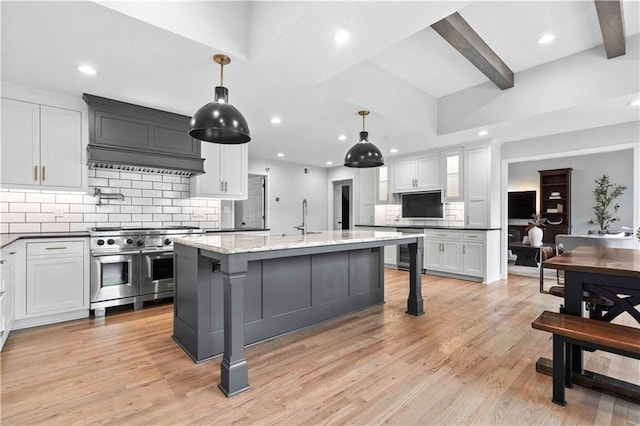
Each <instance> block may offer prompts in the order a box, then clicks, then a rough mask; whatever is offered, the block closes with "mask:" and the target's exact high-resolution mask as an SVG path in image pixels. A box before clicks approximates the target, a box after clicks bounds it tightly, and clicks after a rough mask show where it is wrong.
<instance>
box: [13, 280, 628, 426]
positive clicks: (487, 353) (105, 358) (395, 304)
mask: <svg viewBox="0 0 640 426" xmlns="http://www.w3.org/2000/svg"><path fill="white" fill-rule="evenodd" d="M385 280H386V282H385V299H386V303H385V304H384V305H381V306H375V307H372V308H369V309H366V310H363V311H360V312H356V313H354V314H351V315H347V316H344V317H341V318H337V319H335V320H332V321H329V322H326V323H322V324H318V325H316V326H313V327H309V328H306V329H304V330H300V331H298V332H296V333H293V334H291V335H287V336H283V337H280V338H277V339H274V340H272V341H269V342H264V343H261V344H258V345H254V346H251V347H249V348H247V359H248V362H249V381H250V383H251V385H252V389H251V390H250V391H248V392H245V393H243V394H240V395H238V396H236V397H233V398H231V399H227V398H226V397H224V396H223V395H222V393H220V392H219V391H218V389H217V387H216V385H217V383H218V382H219V381H220V358H217V359H214V360H210V361H207V362H203V363H201V364H194V363H193V362H192V361H191V359H190V358H189V357H188V356H187V355H186V354H185V353H184V352H183V351H182V350H181V349H180V348H179V347H178V346H177V345H176V344H175V342H174V341H173V340H172V339H171V334H172V328H173V309H172V306H171V305H170V304H164V305H162V304H157V305H152V306H149V307H145V309H143V310H141V311H132V310H130V311H123V312H109V313H108V314H107V316H106V317H105V318H99V319H95V318H89V319H83V320H77V321H70V322H67V323H62V324H56V325H51V326H45V327H38V328H32V329H27V330H19V331H15V332H12V333H11V335H10V337H9V339H8V341H7V343H6V345H5V348H4V351H3V352H2V354H1V355H0V364H1V365H0V381H1V395H0V396H1V398H2V399H1V404H0V409H1V412H0V420H1V422H2V424H3V425H25V424H47V425H68V424H83V425H86V424H104V423H111V424H118V425H119V424H126V425H130V424H152V425H159V424H162V425H168V424H216V425H224V424H240V425H243V424H261V425H262V424H287V425H295V424H304V425H309V424H381V423H390V424H505V425H506V424H509V425H511V424H541V423H545V424H549V423H551V424H560V423H566V424H578V423H587V424H622V423H630V424H638V423H640V406H639V405H638V404H634V403H632V402H629V401H626V400H624V399H618V398H615V397H613V396H610V395H606V394H602V393H600V392H599V391H597V390H592V389H586V388H582V387H579V386H576V387H574V388H573V389H567V402H568V405H567V406H566V407H559V406H557V405H555V404H553V403H552V402H551V377H549V376H545V375H542V374H540V373H536V371H535V361H536V360H537V359H538V357H540V356H544V357H548V358H550V356H551V338H550V336H549V334H548V333H544V332H540V331H537V330H533V329H531V321H532V320H533V319H535V318H536V317H537V316H538V315H539V314H540V313H541V312H542V311H543V310H545V309H546V310H551V311H557V309H558V306H559V300H558V299H557V298H555V297H552V296H549V295H543V294H540V293H539V292H538V283H537V278H533V277H523V276H516V275H512V276H510V277H509V279H508V280H505V281H500V282H497V283H494V284H491V285H482V284H478V283H473V282H467V281H462V280H456V279H449V278H442V277H435V276H428V275H425V276H423V293H424V299H425V312H426V313H425V315H423V316H420V317H414V316H411V315H406V314H405V313H404V310H405V308H406V297H407V291H408V290H407V289H408V273H406V272H402V271H395V270H386V271H385ZM616 322H618V323H623V324H625V325H630V326H637V324H635V321H633V319H631V318H626V317H625V316H622V317H620V319H619V320H617V321H616ZM585 367H586V368H588V369H592V370H594V371H597V372H600V373H603V374H609V375H612V376H614V377H617V378H619V379H622V380H627V381H632V382H635V383H638V382H640V361H638V360H633V359H630V358H625V357H620V356H617V355H614V354H608V353H603V352H595V353H593V354H591V353H589V354H586V355H585Z"/></svg>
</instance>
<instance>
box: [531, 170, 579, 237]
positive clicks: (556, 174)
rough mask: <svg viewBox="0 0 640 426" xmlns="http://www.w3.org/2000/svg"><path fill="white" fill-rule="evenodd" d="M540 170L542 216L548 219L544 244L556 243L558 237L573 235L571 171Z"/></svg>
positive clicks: (539, 194)
mask: <svg viewBox="0 0 640 426" xmlns="http://www.w3.org/2000/svg"><path fill="white" fill-rule="evenodd" d="M572 170H573V169H570V168H569V169H554V170H539V171H538V173H540V192H539V193H538V196H539V197H540V215H541V216H542V217H544V218H546V219H547V227H546V228H545V230H544V236H543V240H542V241H543V242H544V243H554V242H555V239H556V235H558V234H571V171H572Z"/></svg>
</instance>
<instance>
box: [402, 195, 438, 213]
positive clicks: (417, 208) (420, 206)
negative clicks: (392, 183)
mask: <svg viewBox="0 0 640 426" xmlns="http://www.w3.org/2000/svg"><path fill="white" fill-rule="evenodd" d="M402 217H404V218H416V219H442V218H444V205H443V204H442V194H441V192H440V191H431V192H417V193H414V194H402Z"/></svg>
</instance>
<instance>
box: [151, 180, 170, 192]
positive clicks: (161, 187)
mask: <svg viewBox="0 0 640 426" xmlns="http://www.w3.org/2000/svg"><path fill="white" fill-rule="evenodd" d="M153 189H159V190H170V189H171V184H170V183H167V182H153Z"/></svg>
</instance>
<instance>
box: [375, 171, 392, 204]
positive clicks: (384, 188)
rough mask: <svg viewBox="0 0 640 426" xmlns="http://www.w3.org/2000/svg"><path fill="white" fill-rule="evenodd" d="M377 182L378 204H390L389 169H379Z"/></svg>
mask: <svg viewBox="0 0 640 426" xmlns="http://www.w3.org/2000/svg"><path fill="white" fill-rule="evenodd" d="M377 172H378V173H377V176H378V179H377V182H376V184H377V185H376V188H377V190H376V204H388V203H389V168H388V167H387V166H382V167H378V168H377Z"/></svg>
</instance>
